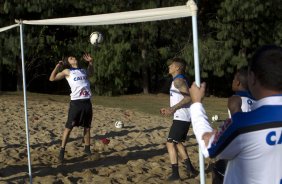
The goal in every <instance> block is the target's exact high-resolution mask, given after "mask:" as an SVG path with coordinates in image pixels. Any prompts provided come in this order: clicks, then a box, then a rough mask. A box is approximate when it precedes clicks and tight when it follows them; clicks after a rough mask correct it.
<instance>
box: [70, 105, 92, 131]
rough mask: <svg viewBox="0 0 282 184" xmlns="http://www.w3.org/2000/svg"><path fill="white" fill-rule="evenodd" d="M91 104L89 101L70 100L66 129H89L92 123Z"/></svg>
mask: <svg viewBox="0 0 282 184" xmlns="http://www.w3.org/2000/svg"><path fill="white" fill-rule="evenodd" d="M92 113H93V112H92V104H91V101H90V99H83V100H72V101H71V102H70V107H69V114H68V120H67V123H66V125H65V127H66V128H69V129H72V128H73V127H75V126H81V127H84V128H90V126H91V122H92Z"/></svg>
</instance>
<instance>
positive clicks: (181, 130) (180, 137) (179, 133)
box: [167, 120, 191, 143]
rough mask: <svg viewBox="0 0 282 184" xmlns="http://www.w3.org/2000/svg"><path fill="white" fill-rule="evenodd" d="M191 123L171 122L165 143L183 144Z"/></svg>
mask: <svg viewBox="0 0 282 184" xmlns="http://www.w3.org/2000/svg"><path fill="white" fill-rule="evenodd" d="M190 124H191V122H188V121H180V120H173V122H172V125H171V127H170V131H169V134H168V138H167V142H174V143H178V142H185V140H186V139H187V134H188V130H189V127H190Z"/></svg>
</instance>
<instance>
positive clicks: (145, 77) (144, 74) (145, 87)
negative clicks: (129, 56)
mask: <svg viewBox="0 0 282 184" xmlns="http://www.w3.org/2000/svg"><path fill="white" fill-rule="evenodd" d="M142 59H143V62H144V65H143V66H142V69H141V70H142V79H143V93H144V94H149V74H148V67H147V66H146V64H145V63H146V50H145V49H142Z"/></svg>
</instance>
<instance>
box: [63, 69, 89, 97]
mask: <svg viewBox="0 0 282 184" xmlns="http://www.w3.org/2000/svg"><path fill="white" fill-rule="evenodd" d="M66 79H67V81H68V83H69V86H70V88H71V94H70V96H71V100H79V99H89V98H90V97H91V90H90V83H89V80H88V78H87V73H86V70H85V69H81V68H71V69H70V75H69V77H67V78H66Z"/></svg>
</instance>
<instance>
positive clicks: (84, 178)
mask: <svg viewBox="0 0 282 184" xmlns="http://www.w3.org/2000/svg"><path fill="white" fill-rule="evenodd" d="M66 99H67V98H66ZM68 106H69V100H58V98H57V97H56V98H55V97H54V98H52V96H51V95H50V97H48V98H40V97H37V98H32V97H31V98H29V100H28V122H29V138H30V153H31V163H32V180H33V183H57V184H62V183H97V184H100V183H102V184H125V183H138V184H142V183H146V184H151V183H155V184H161V183H167V182H166V178H167V177H168V176H169V175H170V173H171V168H170V162H169V157H168V153H167V149H166V146H165V142H166V137H167V134H168V130H169V127H170V124H171V118H166V117H161V116H153V115H149V114H144V113H141V112H136V111H133V110H130V109H120V108H106V107H103V106H97V105H95V100H93V112H94V114H93V122H92V129H91V144H92V145H91V151H92V152H93V155H92V156H91V157H87V156H85V155H84V154H83V148H84V147H83V146H84V145H83V143H82V137H83V129H82V128H74V129H73V131H72V133H71V135H70V139H69V142H68V144H67V146H66V154H65V159H66V161H65V163H64V164H63V165H62V164H60V163H59V162H58V154H59V149H60V143H61V136H62V132H63V129H64V125H65V122H66V119H67V111H68ZM0 117H1V118H0V124H1V129H0V135H1V136H0V183H1V184H2V183H7V184H8V183H9V184H10V183H29V175H28V173H29V171H28V158H27V146H26V145H27V143H26V127H25V117H24V103H23V96H22V95H7V94H6V95H5V94H4V95H3V94H2V95H1V94H0ZM116 121H122V122H123V123H124V127H123V128H121V129H118V128H115V126H114V124H115V122H116ZM103 138H107V139H109V140H110V143H109V144H108V145H106V144H104V143H103V142H102V141H101V139H103ZM188 138H189V140H188V141H187V142H186V146H187V150H188V153H189V156H190V158H191V160H192V163H193V165H194V166H195V167H196V169H197V170H199V164H198V162H199V161H198V146H197V144H196V140H195V137H194V135H193V133H192V130H191V129H190V130H189V134H188ZM179 160H180V163H179V170H180V176H181V178H182V180H181V181H177V182H174V183H191V184H196V183H200V182H199V181H200V180H199V176H191V175H187V174H186V172H185V168H184V165H183V164H182V160H181V158H180V159H179ZM205 169H206V183H207V184H209V183H211V182H210V180H211V160H209V159H206V160H205Z"/></svg>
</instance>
